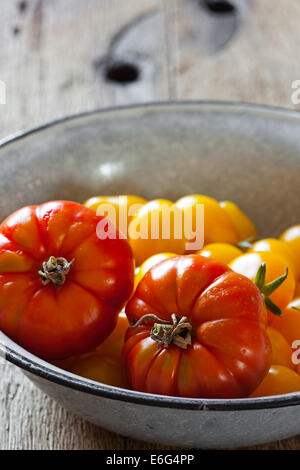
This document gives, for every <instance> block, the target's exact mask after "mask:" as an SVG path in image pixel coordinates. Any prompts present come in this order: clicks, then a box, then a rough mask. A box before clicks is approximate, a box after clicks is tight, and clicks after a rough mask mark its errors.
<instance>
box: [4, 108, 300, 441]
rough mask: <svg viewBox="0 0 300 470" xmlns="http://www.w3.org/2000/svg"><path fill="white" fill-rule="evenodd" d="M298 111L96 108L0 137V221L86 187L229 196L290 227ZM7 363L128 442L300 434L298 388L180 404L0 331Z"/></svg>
mask: <svg viewBox="0 0 300 470" xmlns="http://www.w3.org/2000/svg"><path fill="white" fill-rule="evenodd" d="M299 132H300V115H299V114H298V113H296V112H293V111H287V110H281V109H274V108H267V107H262V106H251V105H247V104H232V103H209V102H208V103H207V102H201V103H195V102H186V103H157V104H150V105H143V106H136V107H126V108H114V109H109V110H104V111H96V112H93V113H87V114H84V115H80V116H76V117H68V118H65V119H62V120H59V121H56V122H53V123H51V124H47V125H45V126H42V127H40V128H37V129H34V130H30V131H27V132H21V133H19V134H18V135H16V136H13V137H12V138H8V139H6V140H5V141H3V142H2V145H1V146H0V156H1V188H0V218H1V219H3V218H4V217H5V216H7V215H8V214H9V213H11V212H12V211H14V210H16V209H17V208H19V207H22V206H25V205H27V204H37V203H42V202H44V201H47V200H51V199H71V200H75V201H81V202H82V201H84V200H85V199H87V198H88V197H90V196H92V195H95V194H122V193H123V194H124V193H131V194H138V195H141V196H144V197H146V198H157V197H167V198H169V199H172V200H175V199H176V198H178V197H180V196H182V195H184V194H189V193H204V194H207V195H210V196H213V197H215V198H216V199H218V200H224V199H229V200H233V201H235V202H237V203H238V204H239V205H240V206H241V207H242V208H243V209H244V210H245V211H246V213H247V214H249V215H250V217H252V218H253V220H254V221H255V222H256V224H257V226H258V228H259V230H260V233H261V234H262V235H268V236H274V235H278V234H279V233H280V232H281V231H282V230H283V229H285V228H286V227H288V226H289V225H292V224H295V223H297V222H298V223H299V214H300V185H299V181H300V140H299ZM0 340H1V342H2V343H3V344H4V354H5V356H6V358H7V360H8V361H10V362H12V363H13V364H16V365H17V366H19V367H21V368H22V369H23V370H24V372H25V374H26V375H28V376H29V378H30V379H31V380H32V381H33V382H34V383H35V384H36V385H37V386H38V387H39V388H41V389H42V390H43V391H44V392H46V393H47V394H48V395H50V396H51V397H53V398H54V399H55V400H57V401H58V402H59V403H61V404H62V405H63V406H65V407H66V408H68V409H69V410H72V411H74V412H75V413H77V414H78V415H80V416H82V417H83V418H85V419H87V420H89V421H91V422H93V423H96V424H98V425H100V426H102V427H104V428H106V429H109V430H110V431H114V432H116V433H120V434H122V435H126V436H130V437H132V438H137V439H142V440H146V441H152V442H157V443H161V444H171V445H174V446H180V447H181V446H187V447H194V448H201V447H202V448H224V447H239V446H249V445H255V444H262V443H265V442H269V441H273V440H277V439H282V438H286V437H289V436H292V435H295V434H297V433H299V432H300V392H299V393H293V394H286V395H280V396H276V397H266V398H252V399H248V398H247V399H233V400H229V399H227V400H220V399H187V398H176V397H166V396H159V395H151V394H146V393H139V392H134V391H130V390H124V389H120V388H116V387H111V386H108V385H104V384H101V383H97V382H94V381H91V380H87V379H83V378H80V377H78V376H76V375H73V374H71V373H68V372H65V371H63V370H61V369H59V368H57V367H54V366H53V365H51V364H49V363H47V362H45V361H43V360H41V359H39V358H38V357H36V356H33V355H32V354H30V353H29V352H27V351H25V350H24V349H22V348H20V347H19V346H18V345H17V344H16V343H14V342H13V341H11V340H10V339H8V338H7V337H6V336H5V335H3V334H2V333H0Z"/></svg>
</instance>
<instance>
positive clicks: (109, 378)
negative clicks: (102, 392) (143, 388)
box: [71, 354, 129, 388]
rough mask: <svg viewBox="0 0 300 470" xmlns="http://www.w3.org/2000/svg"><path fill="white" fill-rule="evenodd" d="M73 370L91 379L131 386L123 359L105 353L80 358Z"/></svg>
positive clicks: (124, 386) (115, 384) (114, 384)
mask: <svg viewBox="0 0 300 470" xmlns="http://www.w3.org/2000/svg"><path fill="white" fill-rule="evenodd" d="M71 372H72V373H73V374H76V375H80V376H81V377H85V378H87V379H90V380H95V381H97V382H102V383H105V384H107V385H113V386H115V387H121V388H129V385H128V381H127V377H126V373H125V370H124V366H123V364H122V361H120V360H118V359H116V358H115V357H111V356H105V355H103V354H92V355H90V356H87V357H83V358H82V359H79V361H78V362H77V363H76V364H75V366H74V367H73V368H72V370H71Z"/></svg>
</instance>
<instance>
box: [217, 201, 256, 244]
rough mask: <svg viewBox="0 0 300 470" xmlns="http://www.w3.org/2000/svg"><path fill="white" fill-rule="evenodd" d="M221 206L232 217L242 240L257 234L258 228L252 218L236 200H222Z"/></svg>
mask: <svg viewBox="0 0 300 470" xmlns="http://www.w3.org/2000/svg"><path fill="white" fill-rule="evenodd" d="M220 206H221V207H222V209H223V210H224V211H225V212H226V214H227V215H228V216H229V217H230V220H231V222H232V223H233V225H234V226H235V229H236V231H237V233H238V235H239V239H240V240H246V239H247V238H251V237H256V236H257V229H256V227H255V225H254V223H253V222H252V220H250V219H249V217H248V216H247V215H246V214H245V213H244V212H243V211H241V209H240V208H239V207H238V206H237V205H236V204H235V203H234V202H231V201H221V202H220Z"/></svg>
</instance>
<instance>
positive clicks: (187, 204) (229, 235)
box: [175, 194, 239, 251]
mask: <svg viewBox="0 0 300 470" xmlns="http://www.w3.org/2000/svg"><path fill="white" fill-rule="evenodd" d="M200 204H201V205H203V208H204V227H203V223H201V222H203V221H200V223H199V222H198V224H197V220H196V214H197V212H196V207H197V205H200ZM175 205H176V207H178V208H179V209H180V210H181V211H182V213H183V215H184V216H185V214H189V213H191V214H192V219H193V225H192V231H193V233H198V234H199V235H201V232H202V231H203V232H204V233H203V235H204V240H203V242H204V245H207V244H208V243H217V242H221V243H231V244H233V245H235V244H236V243H237V242H238V241H239V236H238V233H237V231H236V229H235V227H234V225H233V223H232V221H231V219H230V217H229V215H228V214H227V213H226V211H224V210H223V209H222V208H221V207H220V205H219V203H218V202H217V201H216V200H215V199H213V198H211V197H208V196H203V195H200V194H193V195H190V196H184V197H182V198H181V199H178V201H176V202H175ZM200 231H201V232H200ZM195 238H196V236H194V238H192V239H191V240H188V239H186V242H193V241H194V240H195ZM199 238H200V236H199ZM200 248H201V247H199V248H197V250H193V251H198V250H199V249H200ZM189 251H192V250H189Z"/></svg>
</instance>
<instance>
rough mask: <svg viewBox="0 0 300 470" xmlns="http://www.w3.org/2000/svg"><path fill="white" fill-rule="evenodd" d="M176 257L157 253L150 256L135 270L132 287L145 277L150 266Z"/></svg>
mask: <svg viewBox="0 0 300 470" xmlns="http://www.w3.org/2000/svg"><path fill="white" fill-rule="evenodd" d="M173 256H176V253H158V254H157V255H153V256H150V258H148V259H146V261H144V262H143V263H142V264H141V266H140V267H139V268H137V272H136V274H135V278H134V285H135V287H136V286H137V285H138V283H139V282H140V280H141V279H142V278H143V277H144V276H145V274H146V272H147V271H149V269H150V268H152V266H154V265H155V264H157V263H159V262H160V261H162V260H164V259H167V258H173Z"/></svg>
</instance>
